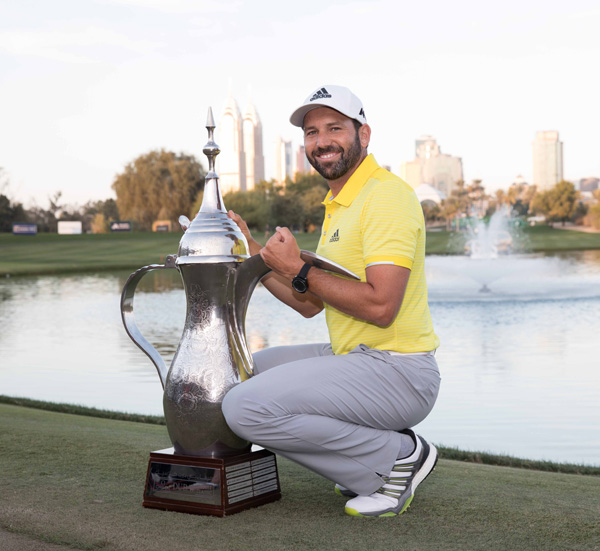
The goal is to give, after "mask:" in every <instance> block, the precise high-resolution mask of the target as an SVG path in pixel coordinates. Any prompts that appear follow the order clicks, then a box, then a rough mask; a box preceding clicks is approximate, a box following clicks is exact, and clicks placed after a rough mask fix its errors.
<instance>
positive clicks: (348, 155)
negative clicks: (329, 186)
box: [306, 132, 362, 180]
mask: <svg viewBox="0 0 600 551" xmlns="http://www.w3.org/2000/svg"><path fill="white" fill-rule="evenodd" d="M338 152H339V153H341V155H340V158H339V159H338V160H337V162H336V163H335V164H334V165H333V166H323V165H322V164H320V163H319V161H318V159H317V158H316V157H315V156H316V155H322V154H325V153H338ZM361 155H362V146H361V145H360V138H359V137H358V132H356V137H355V138H354V142H353V143H352V145H351V146H350V148H349V149H348V150H347V151H345V150H344V149H343V148H342V147H340V146H339V145H330V146H329V147H319V148H318V149H315V150H314V151H313V152H312V155H311V156H309V155H307V156H306V158H307V159H308V162H309V163H310V164H311V165H312V167H313V168H314V169H315V170H316V171H317V172H318V173H319V174H320V175H321V176H323V178H325V179H326V180H337V179H338V178H341V177H342V176H343V175H344V174H346V173H347V172H348V171H349V170H350V169H351V168H353V167H354V166H356V165H357V164H358V161H359V160H360V156H361Z"/></svg>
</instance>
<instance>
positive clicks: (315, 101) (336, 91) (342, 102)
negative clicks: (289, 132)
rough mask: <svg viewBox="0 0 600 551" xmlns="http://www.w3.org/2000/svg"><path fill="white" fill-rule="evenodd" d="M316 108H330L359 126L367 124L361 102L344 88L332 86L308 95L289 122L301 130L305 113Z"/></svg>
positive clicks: (318, 89)
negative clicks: (354, 121)
mask: <svg viewBox="0 0 600 551" xmlns="http://www.w3.org/2000/svg"><path fill="white" fill-rule="evenodd" d="M317 107H330V108H331V109H335V110H336V111H339V112H340V113H341V114H342V115H346V117H348V118H350V119H354V120H356V121H358V122H359V123H360V124H366V122H367V117H365V110H364V109H363V105H362V102H361V101H360V100H359V99H358V98H357V97H356V96H355V95H354V94H353V93H352V92H351V91H350V90H348V88H346V87H345V86H335V85H333V84H326V85H325V86H323V87H321V88H317V89H316V90H315V91H314V92H313V93H312V94H310V95H309V96H308V97H307V98H306V99H305V100H304V103H303V104H302V105H301V106H300V107H298V109H296V110H295V111H294V112H293V113H292V116H291V117H290V122H291V123H292V124H293V125H294V126H299V127H300V128H302V127H303V126H304V117H305V115H306V113H308V112H309V111H312V110H313V109H316V108H317Z"/></svg>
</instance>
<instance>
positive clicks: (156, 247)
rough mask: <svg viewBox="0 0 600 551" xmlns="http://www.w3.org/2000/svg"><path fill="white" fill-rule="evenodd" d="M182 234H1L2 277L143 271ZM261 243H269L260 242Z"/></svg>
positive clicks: (437, 241) (582, 241)
mask: <svg viewBox="0 0 600 551" xmlns="http://www.w3.org/2000/svg"><path fill="white" fill-rule="evenodd" d="M523 233H524V238H525V242H526V246H527V250H530V251H532V252H535V251H564V250H581V249H600V234H598V233H596V234H593V233H583V232H577V231H562V230H556V229H553V228H550V227H545V226H539V227H534V228H526V229H525V230H524V232H523ZM180 237H181V234H180V233H177V232H173V233H146V232H135V233H114V234H95V235H57V234H38V235H35V236H16V235H12V234H7V233H3V234H0V252H1V257H0V258H1V261H0V276H2V275H6V274H10V275H25V274H51V273H67V272H83V271H96V270H116V269H131V270H134V269H137V268H139V267H141V266H144V265H146V264H154V263H163V262H164V258H165V256H167V255H169V254H176V253H177V248H178V244H179V239H180ZM296 237H297V240H298V244H299V246H300V248H302V249H307V250H311V251H314V250H315V249H316V246H317V242H318V238H319V236H318V235H317V234H303V233H301V234H297V235H296ZM259 240H261V241H262V242H264V241H265V238H264V237H262V236H259ZM462 243H464V235H461V234H456V233H455V232H445V231H441V232H429V233H428V234H427V253H428V254H456V253H458V254H460V253H461V252H462V250H463V249H462V247H463V245H462Z"/></svg>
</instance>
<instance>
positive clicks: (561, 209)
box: [532, 180, 579, 225]
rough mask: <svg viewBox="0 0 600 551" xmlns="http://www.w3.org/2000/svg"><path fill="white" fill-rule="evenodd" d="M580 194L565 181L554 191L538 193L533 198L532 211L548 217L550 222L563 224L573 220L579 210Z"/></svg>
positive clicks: (557, 185) (559, 183)
mask: <svg viewBox="0 0 600 551" xmlns="http://www.w3.org/2000/svg"><path fill="white" fill-rule="evenodd" d="M578 195H579V194H578V193H577V191H576V190H575V186H574V185H573V184H572V183H571V182H567V181H566V180H563V181H562V182H558V184H556V185H555V186H554V187H553V188H552V189H549V190H548V191H543V192H541V193H538V194H536V195H535V197H534V198H533V202H532V209H533V211H534V212H536V213H539V214H543V215H544V216H546V220H548V222H562V223H563V225H564V224H565V222H566V221H567V220H571V219H572V218H573V216H574V214H575V211H576V209H577V200H578V198H579V197H578Z"/></svg>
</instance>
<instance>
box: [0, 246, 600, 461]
mask: <svg viewBox="0 0 600 551" xmlns="http://www.w3.org/2000/svg"><path fill="white" fill-rule="evenodd" d="M466 260H469V259H463V258H460V257H428V259H427V270H428V278H429V298H430V304H431V310H432V315H433V318H434V324H435V327H436V331H437V333H438V334H439V335H440V338H441V341H442V346H441V348H440V349H439V351H438V354H437V358H438V362H439V364H440V369H441V372H442V377H443V386H442V390H441V393H440V397H439V400H438V404H437V405H436V407H435V408H434V411H433V413H432V414H431V415H430V417H429V418H428V419H426V420H425V421H424V422H423V423H421V425H420V426H419V430H420V431H422V432H423V433H425V434H427V436H428V437H430V438H431V439H432V440H433V441H434V442H437V443H440V444H444V445H454V446H458V447H460V448H463V449H473V450H490V451H492V452H497V453H509V454H512V455H516V456H521V457H529V458H546V459H553V460H558V461H570V462H585V463H590V464H600V427H599V419H600V415H599V414H600V406H599V405H598V404H599V403H600V390H599V389H600V370H598V360H597V358H598V357H599V356H600V343H599V342H598V336H597V335H598V322H599V321H600V316H599V312H600V251H582V252H577V253H563V254H559V255H553V256H527V257H519V258H517V259H514V258H512V259H508V258H507V260H510V261H511V262H512V264H510V263H505V264H503V265H500V264H498V265H497V269H494V267H493V266H492V267H490V266H485V267H483V268H482V267H479V266H473V265H472V264H468V263H466V262H465V261H466ZM495 260H502V258H499V259H495ZM509 268H510V269H509ZM482 274H488V275H487V276H486V283H487V284H488V286H489V288H490V290H491V292H489V293H480V292H479V289H480V287H481V279H482V277H483V275H482ZM499 274H502V277H498V276H499ZM128 275H129V274H128V273H127V272H116V273H110V274H105V273H100V274H90V275H76V276H73V275H72V276H44V277H22V278H12V279H6V280H2V281H0V327H1V328H2V329H1V330H0V377H1V379H0V380H1V381H2V383H1V386H0V393H1V394H8V395H12V396H23V397H29V398H35V399H43V400H52V401H60V402H70V403H78V404H83V405H88V406H94V407H100V408H106V409H116V410H122V411H130V412H139V413H150V414H161V413H162V389H161V385H160V381H159V378H158V375H157V374H156V372H155V370H154V367H153V366H152V364H151V362H150V361H149V360H148V358H147V357H146V356H145V355H144V354H143V353H142V352H141V351H140V350H139V349H138V348H137V347H136V346H135V345H134V344H133V343H132V342H131V341H130V339H129V337H128V336H127V335H126V333H125V330H124V329H123V326H122V324H121V319H120V313H119V299H120V293H121V290H122V288H123V285H124V283H125V281H126V279H127V277H128ZM492 278H493V279H492ZM135 312H136V319H137V321H138V326H139V328H140V330H141V331H142V333H143V334H144V335H145V336H146V338H147V339H148V340H149V341H150V342H152V343H153V344H154V346H155V347H156V348H157V350H159V351H160V352H161V354H163V356H164V357H165V360H166V361H167V363H169V362H170V360H171V358H172V356H173V354H174V353H175V349H176V347H177V344H178V341H179V338H180V334H181V331H182V329H183V323H184V318H185V297H184V293H183V290H182V284H181V280H180V277H179V274H178V272H177V271H176V270H158V271H155V272H152V273H151V274H149V275H147V276H146V277H144V278H143V279H142V281H141V283H140V285H139V286H138V291H137V293H136V299H135ZM246 329H247V335H248V342H249V344H250V347H251V349H252V350H254V351H256V350H259V349H261V348H264V347H268V346H277V345H285V344H299V343H304V342H322V341H326V340H327V339H328V335H327V327H326V325H325V319H324V316H322V315H320V316H318V317H317V318H313V319H311V320H306V319H304V318H302V317H301V316H299V315H297V314H295V313H294V312H293V311H292V310H290V309H288V308H286V307H284V306H282V305H280V304H279V303H278V302H277V301H276V300H275V299H273V297H271V295H270V294H269V293H268V292H267V291H266V290H265V289H264V288H263V287H261V286H259V287H257V289H256V290H255V292H254V295H253V298H252V300H251V302H250V307H249V309H248V315H247V319H246Z"/></svg>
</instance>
